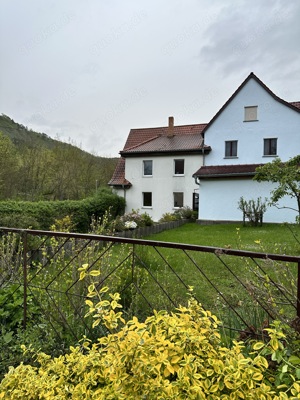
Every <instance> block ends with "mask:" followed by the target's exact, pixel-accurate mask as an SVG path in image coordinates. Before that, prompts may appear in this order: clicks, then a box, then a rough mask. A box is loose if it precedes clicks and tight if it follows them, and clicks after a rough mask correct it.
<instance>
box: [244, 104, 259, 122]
mask: <svg viewBox="0 0 300 400" xmlns="http://www.w3.org/2000/svg"><path fill="white" fill-rule="evenodd" d="M248 121H257V106H247V107H245V116H244V122H248Z"/></svg>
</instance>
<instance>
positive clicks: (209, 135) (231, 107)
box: [193, 73, 300, 222]
mask: <svg viewBox="0 0 300 400" xmlns="http://www.w3.org/2000/svg"><path fill="white" fill-rule="evenodd" d="M202 134H203V136H204V141H205V143H208V144H209V145H210V147H211V151H210V152H208V153H207V154H205V159H204V161H202V160H201V161H200V168H199V169H198V170H197V172H195V173H194V175H193V176H194V178H195V179H196V182H197V183H198V184H199V193H200V198H199V221H200V222H207V221H210V222H211V221H240V220H241V219H242V212H241V211H240V210H238V201H239V199H240V197H241V196H243V197H244V199H245V200H250V199H257V198H258V197H262V199H264V198H265V197H267V198H270V191H271V190H272V188H274V187H275V186H274V184H271V183H268V182H262V183H259V182H256V181H253V180H252V178H253V176H254V173H255V169H256V168H257V166H259V165H262V164H265V163H267V162H270V161H272V160H273V159H274V158H275V157H280V158H281V160H282V161H287V160H289V159H290V158H292V157H294V156H296V155H298V154H300V102H294V103H288V102H286V101H284V100H282V99H280V98H279V97H277V96H276V95H275V94H274V93H273V92H272V91H271V90H270V89H269V88H268V87H267V86H266V85H265V84H264V83H263V82H262V81H261V80H260V79H258V78H257V76H256V75H254V74H253V73H251V74H250V75H249V76H248V77H247V78H246V79H245V81H244V82H243V83H242V84H241V85H240V86H239V87H238V89H237V90H236V91H235V92H234V93H233V95H232V96H231V97H230V98H229V99H228V101H227V102H226V103H225V104H224V105H223V107H222V108H221V109H220V110H219V111H218V112H217V114H216V115H215V116H214V117H213V118H212V120H211V121H210V122H209V123H208V124H207V126H206V127H205V128H204V129H203V131H202ZM279 207H280V208H276V207H269V208H268V209H267V211H266V213H265V215H264V221H265V222H295V217H296V215H297V213H296V212H295V211H293V210H291V209H289V208H288V207H291V208H297V204H296V202H295V200H293V199H291V198H288V197H285V198H283V199H282V200H281V201H280V203H279Z"/></svg>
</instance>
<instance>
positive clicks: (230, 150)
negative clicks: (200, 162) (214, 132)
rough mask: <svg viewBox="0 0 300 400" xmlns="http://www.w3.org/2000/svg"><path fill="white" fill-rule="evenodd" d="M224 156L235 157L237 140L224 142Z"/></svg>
mask: <svg viewBox="0 0 300 400" xmlns="http://www.w3.org/2000/svg"><path fill="white" fill-rule="evenodd" d="M225 157H237V140H228V141H226V142H225Z"/></svg>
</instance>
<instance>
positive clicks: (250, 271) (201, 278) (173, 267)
mask: <svg viewBox="0 0 300 400" xmlns="http://www.w3.org/2000/svg"><path fill="white" fill-rule="evenodd" d="M299 237H300V227H299V226H295V225H280V224H278V225H277V224H264V225H263V226H262V227H250V226H245V227H244V226H242V225H241V224H223V225H221V224H220V225H206V226H203V225H199V224H192V223H191V224H185V225H183V226H181V227H179V228H176V229H172V230H168V231H164V232H161V233H159V234H155V235H151V236H149V237H147V239H149V240H155V241H165V242H175V243H188V244H197V245H203V246H213V247H225V248H228V247H229V248H232V249H241V250H247V251H254V252H255V251H257V252H267V253H277V254H289V255H299V254H300V243H299ZM138 254H139V256H140V259H141V260H142V262H141V266H143V267H144V270H145V271H147V273H145V275H146V276H147V277H146V278H144V286H143V288H142V292H143V295H144V296H145V297H146V298H147V299H148V300H149V302H150V303H151V304H154V306H155V308H160V309H162V308H163V309H171V308H172V306H171V305H170V304H171V302H170V300H169V298H168V296H169V297H170V298H171V300H172V301H173V302H174V303H175V304H177V305H179V304H183V303H185V302H186V298H187V297H186V293H187V291H188V290H187V287H188V286H193V287H194V293H195V295H196V297H197V299H198V300H199V301H200V302H201V303H202V304H203V305H204V307H205V308H207V309H209V310H211V311H213V312H214V313H215V314H216V315H217V316H219V318H220V319H221V320H222V321H223V322H224V321H225V320H226V323H227V325H232V324H234V325H235V326H236V327H237V328H238V329H242V327H244V326H245V323H246V324H255V325H256V326H257V325H259V324H262V323H263V319H264V318H266V313H265V312H264V311H263V310H262V307H261V305H259V304H258V303H257V301H254V299H253V293H252V295H251V294H250V292H251V290H252V291H255V293H254V294H255V298H256V299H258V301H259V302H260V303H261V304H263V305H264V307H265V308H266V309H268V310H269V312H272V315H273V312H275V311H274V308H276V310H277V311H276V312H277V313H281V314H283V315H285V316H286V317H287V318H292V317H293V316H294V314H295V309H294V308H293V307H291V306H290V305H287V304H286V303H287V301H286V299H285V298H282V295H280V294H279V293H278V290H277V289H276V288H274V287H273V286H270V285H269V284H268V282H266V275H268V276H270V277H271V278H272V279H273V280H274V281H276V283H277V284H280V285H282V286H283V287H284V288H285V289H286V290H288V291H289V301H288V302H293V301H294V299H295V296H296V274H297V267H296V265H295V264H290V265H287V264H278V263H276V264H275V263H273V262H272V263H271V262H266V261H260V262H259V265H260V266H261V267H262V268H263V271H264V272H262V271H260V270H259V267H258V266H257V265H256V264H255V263H254V262H253V261H251V260H249V259H241V258H240V257H233V256H227V255H225V256H221V257H217V256H216V255H215V254H211V253H198V252H190V251H189V252H188V253H184V252H182V251H181V250H179V249H178V250H177V249H158V251H157V250H155V249H153V248H145V247H140V248H139V249H138ZM258 273H260V275H261V276H258V275H257V274H258ZM154 281H156V282H154ZM157 282H159V285H158V284H157ZM250 285H252V286H251V290H250ZM268 285H269V286H268ZM246 287H247V288H248V289H246ZM165 292H166V293H168V296H167V295H166V293H165ZM272 296H275V297H276V301H275V302H277V304H275V303H274V302H272ZM140 300H141V302H142V297H140ZM279 303H280V304H279ZM137 311H138V310H137ZM274 315H275V314H274ZM276 316H277V314H276ZM233 320H234V322H233ZM237 321H239V322H237ZM258 321H260V323H258ZM237 325H238V326H237Z"/></svg>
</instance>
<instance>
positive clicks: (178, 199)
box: [173, 192, 183, 208]
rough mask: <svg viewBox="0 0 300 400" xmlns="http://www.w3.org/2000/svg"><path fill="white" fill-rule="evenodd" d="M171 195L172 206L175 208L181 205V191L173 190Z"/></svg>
mask: <svg viewBox="0 0 300 400" xmlns="http://www.w3.org/2000/svg"><path fill="white" fill-rule="evenodd" d="M173 197H174V207H175V208H179V207H183V193H182V192H175V193H173Z"/></svg>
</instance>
